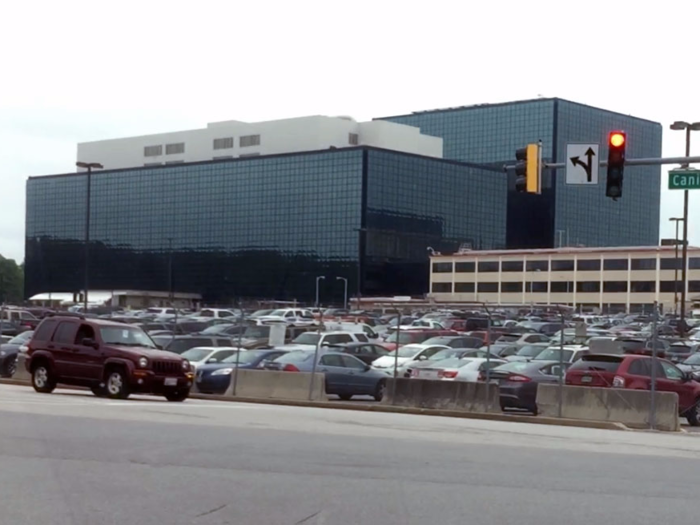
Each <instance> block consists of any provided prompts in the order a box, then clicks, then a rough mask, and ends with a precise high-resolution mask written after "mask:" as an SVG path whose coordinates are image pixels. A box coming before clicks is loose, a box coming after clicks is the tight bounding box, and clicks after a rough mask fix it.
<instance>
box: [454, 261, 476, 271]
mask: <svg viewBox="0 0 700 525" xmlns="http://www.w3.org/2000/svg"><path fill="white" fill-rule="evenodd" d="M475 267H476V264H474V263H473V262H458V263H455V272H457V273H474V268H475Z"/></svg>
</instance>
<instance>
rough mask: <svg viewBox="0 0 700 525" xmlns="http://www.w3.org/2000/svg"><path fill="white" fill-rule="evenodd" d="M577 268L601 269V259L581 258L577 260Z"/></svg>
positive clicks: (579, 269) (584, 269)
mask: <svg viewBox="0 0 700 525" xmlns="http://www.w3.org/2000/svg"><path fill="white" fill-rule="evenodd" d="M576 269H577V270H578V271H579V272H598V271H600V259H583V260H581V259H579V260H578V261H576Z"/></svg>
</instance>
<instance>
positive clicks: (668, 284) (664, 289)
mask: <svg viewBox="0 0 700 525" xmlns="http://www.w3.org/2000/svg"><path fill="white" fill-rule="evenodd" d="M682 289H683V281H678V287H677V288H676V287H675V285H674V282H673V281H660V282H659V291H660V292H661V293H673V292H675V291H676V290H678V293H680V292H681V290H682Z"/></svg>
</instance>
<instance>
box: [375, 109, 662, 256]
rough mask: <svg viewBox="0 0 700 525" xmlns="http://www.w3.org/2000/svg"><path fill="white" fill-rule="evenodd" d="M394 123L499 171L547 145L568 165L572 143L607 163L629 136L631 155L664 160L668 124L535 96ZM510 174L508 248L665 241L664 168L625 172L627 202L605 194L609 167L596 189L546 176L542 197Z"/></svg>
mask: <svg viewBox="0 0 700 525" xmlns="http://www.w3.org/2000/svg"><path fill="white" fill-rule="evenodd" d="M386 120H391V121H393V122H398V123H401V124H408V125H411V126H416V127H419V128H420V129H421V132H422V133H425V134H428V135H434V136H438V137H442V139H443V148H444V150H443V153H444V157H445V158H447V159H453V160H458V161H468V162H473V163H480V164H484V165H491V166H497V167H500V166H503V165H504V164H513V163H514V161H515V150H516V149H518V148H521V147H524V146H525V145H526V144H528V143H532V142H537V141H538V140H541V141H542V145H543V158H544V159H545V160H548V161H556V162H565V161H566V145H567V143H576V142H579V143H599V144H600V146H601V147H600V156H601V159H603V160H605V159H607V147H606V145H607V137H608V133H609V132H610V131H613V130H624V131H626V132H627V144H628V145H627V157H628V158H641V157H660V156H661V131H662V130H661V125H660V124H658V123H656V122H651V121H648V120H644V119H640V118H636V117H631V116H628V115H622V114H619V113H615V112H612V111H606V110H602V109H598V108H594V107H591V106H586V105H583V104H577V103H574V102H569V101H567V100H562V99H556V98H554V99H535V100H527V101H520V102H509V103H504V104H482V105H478V106H467V107H460V108H450V109H445V110H435V111H422V112H416V113H413V114H410V115H403V116H396V117H387V118H386ZM514 180H515V176H514V174H512V173H511V174H509V184H508V206H507V210H508V211H507V242H506V244H507V247H508V248H552V247H559V246H567V245H568V246H580V245H582V246H591V247H592V246H596V247H597V246H654V245H656V244H658V241H659V206H660V198H661V187H660V183H661V169H660V167H659V166H634V167H627V168H626V169H625V180H624V187H623V195H622V198H621V199H620V200H618V201H613V200H612V199H610V198H607V197H605V168H601V169H600V179H599V183H598V185H596V186H593V187H588V186H586V187H583V186H568V185H567V184H566V181H565V170H563V169H562V170H557V171H556V174H553V172H550V173H547V172H545V173H544V174H543V191H542V194H541V195H530V194H520V193H517V192H515V190H514V187H515V186H514V182H515V181H514Z"/></svg>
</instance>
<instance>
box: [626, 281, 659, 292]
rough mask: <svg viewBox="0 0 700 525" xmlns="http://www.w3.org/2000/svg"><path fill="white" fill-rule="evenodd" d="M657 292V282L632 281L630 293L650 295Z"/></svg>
mask: <svg viewBox="0 0 700 525" xmlns="http://www.w3.org/2000/svg"><path fill="white" fill-rule="evenodd" d="M655 291H656V281H630V292H632V293H649V292H655Z"/></svg>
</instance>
